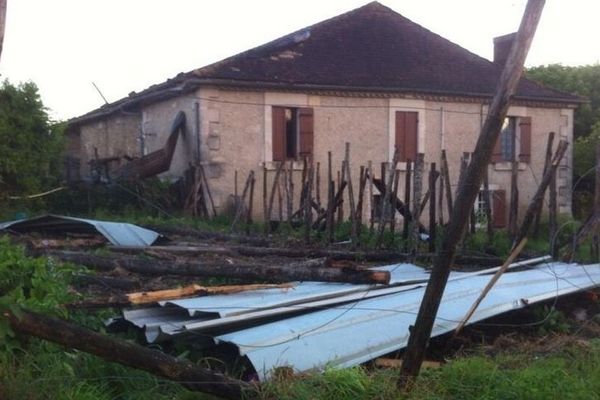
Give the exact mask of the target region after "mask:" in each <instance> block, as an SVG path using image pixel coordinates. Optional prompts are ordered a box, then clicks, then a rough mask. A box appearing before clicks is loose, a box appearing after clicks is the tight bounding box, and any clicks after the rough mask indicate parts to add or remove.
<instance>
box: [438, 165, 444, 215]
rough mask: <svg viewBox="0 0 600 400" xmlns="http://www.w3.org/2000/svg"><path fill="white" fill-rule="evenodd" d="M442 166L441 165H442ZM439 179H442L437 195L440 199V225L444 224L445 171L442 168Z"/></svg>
mask: <svg viewBox="0 0 600 400" xmlns="http://www.w3.org/2000/svg"><path fill="white" fill-rule="evenodd" d="M440 168H441V165H440ZM438 179H439V181H440V187H439V192H438V195H437V199H438V211H439V214H438V218H439V219H438V221H439V222H438V224H439V225H440V226H444V173H443V171H442V170H440V173H439V178H438Z"/></svg>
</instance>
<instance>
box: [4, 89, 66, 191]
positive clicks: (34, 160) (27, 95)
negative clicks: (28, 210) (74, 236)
mask: <svg viewBox="0 0 600 400" xmlns="http://www.w3.org/2000/svg"><path fill="white" fill-rule="evenodd" d="M63 130H64V127H63V124H56V123H53V122H52V121H51V120H50V118H49V116H48V112H47V110H46V108H45V107H44V105H43V103H42V100H41V98H40V95H39V92H38V88H37V86H36V85H35V84H34V83H31V82H28V83H22V84H19V85H13V84H11V83H10V82H8V81H7V80H5V81H4V82H3V83H2V85H1V86H0V187H1V188H2V190H1V191H0V192H2V193H4V194H6V193H8V194H11V195H22V194H31V193H33V192H36V191H38V190H43V189H47V188H49V187H50V186H52V185H55V184H56V183H57V182H58V180H59V175H60V170H61V157H60V156H61V153H62V149H63Z"/></svg>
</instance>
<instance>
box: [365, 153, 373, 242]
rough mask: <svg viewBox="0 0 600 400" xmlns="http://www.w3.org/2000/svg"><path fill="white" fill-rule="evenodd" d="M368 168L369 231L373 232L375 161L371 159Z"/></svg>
mask: <svg viewBox="0 0 600 400" xmlns="http://www.w3.org/2000/svg"><path fill="white" fill-rule="evenodd" d="M367 170H368V174H369V208H370V216H369V218H370V221H369V232H370V233H371V234H373V230H374V229H375V194H374V193H373V179H375V175H374V173H373V162H372V161H371V160H369V163H368V166H367Z"/></svg>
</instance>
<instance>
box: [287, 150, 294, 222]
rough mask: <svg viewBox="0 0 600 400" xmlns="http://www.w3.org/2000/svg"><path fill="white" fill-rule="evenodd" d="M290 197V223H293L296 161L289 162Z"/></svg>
mask: <svg viewBox="0 0 600 400" xmlns="http://www.w3.org/2000/svg"><path fill="white" fill-rule="evenodd" d="M288 168H289V175H288V179H289V198H288V224H290V225H291V224H292V214H293V213H294V161H293V160H290V164H289V167H288Z"/></svg>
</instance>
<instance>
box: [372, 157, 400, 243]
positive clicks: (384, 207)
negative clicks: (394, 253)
mask: <svg viewBox="0 0 600 400" xmlns="http://www.w3.org/2000/svg"><path fill="white" fill-rule="evenodd" d="M399 156H400V153H399V152H398V148H396V149H395V150H394V157H393V158H392V163H391V164H390V167H389V178H388V180H387V184H386V185H385V193H383V199H382V203H381V218H380V219H379V229H378V232H377V247H381V245H382V244H383V232H384V231H385V224H386V216H387V213H388V209H389V207H390V197H391V195H392V193H391V192H392V183H393V182H394V171H396V166H397V165H398V157H399ZM381 175H382V176H384V175H385V173H383V174H381ZM382 183H385V181H382ZM394 203H395V199H394Z"/></svg>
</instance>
